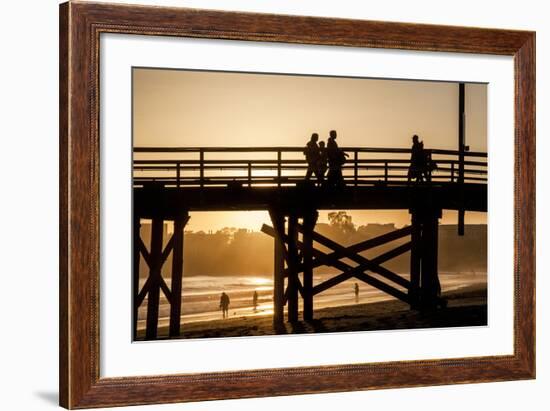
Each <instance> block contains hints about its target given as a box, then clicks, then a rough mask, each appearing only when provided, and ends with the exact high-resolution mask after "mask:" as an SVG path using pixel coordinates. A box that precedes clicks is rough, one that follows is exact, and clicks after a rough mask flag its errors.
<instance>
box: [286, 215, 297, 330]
mask: <svg viewBox="0 0 550 411" xmlns="http://www.w3.org/2000/svg"><path fill="white" fill-rule="evenodd" d="M297 256H298V217H297V216H296V215H295V214H293V215H292V214H291V215H290V216H289V217H288V259H289V262H290V261H292V266H290V264H289V270H288V286H287V295H288V321H289V322H291V323H292V322H297V321H298V284H297V282H298V273H297V272H296V271H295V270H296V265H297V262H298V261H297V260H298V259H297Z"/></svg>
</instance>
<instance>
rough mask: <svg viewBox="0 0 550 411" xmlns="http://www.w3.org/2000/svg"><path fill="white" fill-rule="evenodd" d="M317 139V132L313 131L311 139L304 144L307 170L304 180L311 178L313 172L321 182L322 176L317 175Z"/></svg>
mask: <svg viewBox="0 0 550 411" xmlns="http://www.w3.org/2000/svg"><path fill="white" fill-rule="evenodd" d="M317 141H319V134H317V133H313V134H312V135H311V139H310V140H309V141H308V143H307V144H306V148H304V155H305V156H306V161H307V172H306V178H305V180H306V181H309V180H310V179H311V175H312V174H315V176H316V177H317V181H319V183H321V182H322V177H321V176H320V175H319V146H318V145H317Z"/></svg>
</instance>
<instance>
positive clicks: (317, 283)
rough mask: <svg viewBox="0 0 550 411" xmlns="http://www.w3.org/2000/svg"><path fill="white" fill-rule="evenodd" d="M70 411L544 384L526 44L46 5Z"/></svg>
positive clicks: (395, 27)
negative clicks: (55, 91)
mask: <svg viewBox="0 0 550 411" xmlns="http://www.w3.org/2000/svg"><path fill="white" fill-rule="evenodd" d="M60 79H61V81H60V102H61V107H60V150H61V155H60V161H61V164H60V170H61V172H60V174H61V175H60V186H61V197H60V221H61V223H60V224H61V228H60V233H61V240H60V297H61V301H60V403H61V405H62V406H64V407H66V408H92V407H100V406H122V405H133V404H151V403H168V402H183V401H201V400H208V399H223V398H244V397H256V396H272V395H289V394H300V393H316V392H335V391H351V390H365V389H379V388H397V387H411V386H422V385H440V384H460V383H468V382H486V381H503V380H513V379H528V378H534V377H535V316H534V313H535V311H534V308H535V301H534V295H535V294H534V293H535V257H534V253H535V251H534V245H535V244H534V238H535V165H534V160H535V121H534V120H535V34H534V33H533V32H526V31H513V30H493V29H481V28H466V27H447V26H433V25H418V24H404V23H389V22H374V21H359V20H343V19H330V18H311V17H298V16H279V15H267V14H252V13H230V12H217V11H204V10H196V9H184V8H164V7H148V6H131V5H111V4H94V3H87V2H69V3H65V4H63V5H61V6H60Z"/></svg>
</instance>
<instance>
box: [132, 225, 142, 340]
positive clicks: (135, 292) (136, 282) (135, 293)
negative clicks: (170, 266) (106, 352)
mask: <svg viewBox="0 0 550 411" xmlns="http://www.w3.org/2000/svg"><path fill="white" fill-rule="evenodd" d="M140 228H141V220H140V218H139V217H138V216H136V215H135V214H134V226H133V231H134V232H133V247H132V248H133V250H134V260H133V267H132V269H133V270H132V271H133V276H134V279H133V282H132V289H133V291H132V305H133V311H132V316H133V318H132V335H133V339H134V340H136V339H137V324H138V308H139V307H138V304H137V298H138V294H139V260H140V257H141V255H140V251H139V247H138V245H137V244H138V242H139V240H140Z"/></svg>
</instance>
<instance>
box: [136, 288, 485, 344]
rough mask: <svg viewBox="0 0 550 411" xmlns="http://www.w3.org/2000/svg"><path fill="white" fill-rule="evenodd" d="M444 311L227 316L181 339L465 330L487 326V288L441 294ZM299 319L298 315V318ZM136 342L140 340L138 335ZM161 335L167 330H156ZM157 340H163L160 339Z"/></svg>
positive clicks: (393, 307)
mask: <svg viewBox="0 0 550 411" xmlns="http://www.w3.org/2000/svg"><path fill="white" fill-rule="evenodd" d="M443 297H444V298H446V299H447V300H448V306H447V308H446V309H440V310H437V311H434V312H429V313H428V312H419V311H415V310H411V309H410V308H409V306H408V304H406V303H403V302H401V301H398V300H389V301H381V302H374V303H370V304H369V303H367V304H356V305H347V306H341V307H329V308H323V309H319V310H315V312H314V318H315V319H314V320H313V321H312V322H310V323H306V322H303V321H299V322H297V323H294V324H290V323H285V324H284V326H282V327H280V328H274V326H273V320H272V316H271V315H264V316H256V317H230V318H228V319H226V320H222V319H220V320H213V321H203V322H195V323H190V324H183V325H182V327H181V331H182V336H181V337H180V338H185V339H187V338H219V337H240V336H262V335H276V334H303V333H328V332H331V333H334V332H344V331H375V330H395V329H414V328H434V327H440V328H441V327H465V326H482V325H487V289H486V287H485V286H480V285H474V286H469V287H465V288H462V289H459V290H455V291H449V292H448V293H443ZM300 317H301V315H300ZM139 334H140V335H138V339H140V338H143V333H142V332H141V333H139ZM159 334H160V335H166V334H167V330H164V329H159ZM158 339H162V337H159V338H158Z"/></svg>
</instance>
